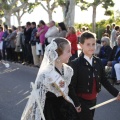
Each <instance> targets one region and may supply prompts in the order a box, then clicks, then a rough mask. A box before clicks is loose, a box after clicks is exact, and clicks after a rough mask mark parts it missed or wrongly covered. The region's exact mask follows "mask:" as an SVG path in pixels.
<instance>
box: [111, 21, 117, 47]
mask: <svg viewBox="0 0 120 120" xmlns="http://www.w3.org/2000/svg"><path fill="white" fill-rule="evenodd" d="M115 42H116V30H115V24H114V23H113V24H112V32H111V38H110V46H111V47H112V48H113V47H114V46H115Z"/></svg>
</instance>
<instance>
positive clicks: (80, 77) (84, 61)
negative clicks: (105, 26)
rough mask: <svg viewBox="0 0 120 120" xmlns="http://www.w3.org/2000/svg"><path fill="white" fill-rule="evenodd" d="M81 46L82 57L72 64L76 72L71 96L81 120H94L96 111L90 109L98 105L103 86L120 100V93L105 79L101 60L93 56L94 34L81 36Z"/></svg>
mask: <svg viewBox="0 0 120 120" xmlns="http://www.w3.org/2000/svg"><path fill="white" fill-rule="evenodd" d="M80 45H81V48H82V49H83V52H82V53H81V55H80V57H79V58H77V59H75V60H74V61H72V62H71V67H72V68H73V70H74V75H73V77H72V80H71V83H70V85H69V96H70V97H71V99H72V100H73V102H74V103H75V107H76V110H77V112H78V114H79V120H93V117H94V110H89V108H90V107H93V106H95V105H96V99H97V95H98V93H99V92H100V91H101V84H102V85H103V86H104V87H105V88H106V89H107V90H108V91H109V92H110V93H111V94H112V95H113V96H115V97H116V96H117V99H118V100H120V94H119V91H118V90H117V89H116V88H114V87H113V86H112V85H111V84H110V83H109V82H108V80H107V78H106V77H105V71H104V67H103V65H102V62H101V60H100V59H99V58H97V57H95V56H93V53H94V50H95V37H94V35H93V33H90V32H84V33H83V34H82V35H81V39H80Z"/></svg>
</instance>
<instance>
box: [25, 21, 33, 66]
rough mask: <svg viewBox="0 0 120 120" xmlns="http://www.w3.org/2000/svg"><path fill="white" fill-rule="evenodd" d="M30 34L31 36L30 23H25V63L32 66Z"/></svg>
mask: <svg viewBox="0 0 120 120" xmlns="http://www.w3.org/2000/svg"><path fill="white" fill-rule="evenodd" d="M31 34H32V28H31V23H30V22H27V23H26V27H25V29H24V36H25V56H26V57H25V62H27V64H32V63H33V57H32V51H31V43H30V39H31Z"/></svg>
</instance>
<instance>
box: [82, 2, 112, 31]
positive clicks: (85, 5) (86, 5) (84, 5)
mask: <svg viewBox="0 0 120 120" xmlns="http://www.w3.org/2000/svg"><path fill="white" fill-rule="evenodd" d="M99 5H101V6H102V7H103V8H104V9H105V10H106V12H105V15H111V14H113V12H112V11H111V10H110V9H109V8H111V7H113V6H114V2H113V0H94V1H93V2H87V1H86V0H80V8H81V10H87V9H88V8H89V7H93V18H92V25H93V28H92V29H93V32H95V29H96V9H97V7H98V6H99Z"/></svg>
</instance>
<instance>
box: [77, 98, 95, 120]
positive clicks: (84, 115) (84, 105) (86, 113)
mask: <svg viewBox="0 0 120 120" xmlns="http://www.w3.org/2000/svg"><path fill="white" fill-rule="evenodd" d="M79 100H80V103H81V112H80V113H79V120H93V117H94V112H95V110H89V108H90V107H93V106H95V105H96V99H94V100H85V99H82V98H79Z"/></svg>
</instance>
